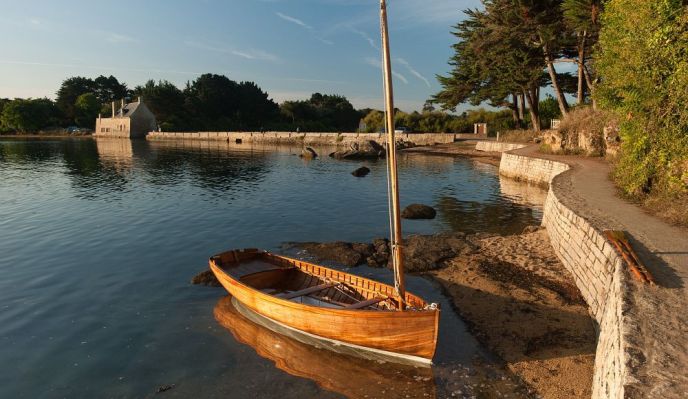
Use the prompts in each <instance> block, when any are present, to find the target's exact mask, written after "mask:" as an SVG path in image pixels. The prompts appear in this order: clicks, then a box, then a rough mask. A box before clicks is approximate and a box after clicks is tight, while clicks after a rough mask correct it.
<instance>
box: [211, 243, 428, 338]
mask: <svg viewBox="0 0 688 399" xmlns="http://www.w3.org/2000/svg"><path fill="white" fill-rule="evenodd" d="M231 251H232V250H230V251H225V252H231ZM256 255H258V256H262V255H269V256H274V257H277V258H281V259H283V260H286V261H289V262H303V261H301V260H298V259H293V258H289V257H286V256H281V255H275V254H272V253H270V252H267V251H258V252H256ZM216 257H219V254H218V255H214V256H212V257H210V262H209V263H210V268H211V270H212V271H213V272H214V273H216V274H217V273H220V274H221V275H223V276H225V277H226V278H227V279H229V280H231V281H232V282H233V283H235V284H238V285H240V286H242V287H244V288H245V289H248V290H250V291H251V292H253V293H254V294H255V295H257V296H258V298H263V299H269V300H270V302H275V301H276V302H277V303H278V304H280V305H281V306H286V307H289V308H293V309H303V310H308V309H318V310H319V311H321V312H326V313H333V314H338V315H342V316H355V315H359V316H360V315H365V316H366V317H373V318H378V317H390V315H392V314H398V315H399V316H404V317H427V315H428V314H434V316H435V325H436V326H437V324H438V323H439V313H440V309H439V308H435V309H419V310H408V309H407V310H404V311H398V310H383V309H377V310H372V309H371V310H369V309H344V308H342V309H338V308H328V307H324V306H317V305H311V304H304V303H298V302H293V301H290V300H288V299H283V298H279V297H276V296H274V295H270V294H266V293H264V292H262V291H260V290H258V289H256V288H254V287H252V286H250V285H248V284H245V283H243V282H241V281H240V279H238V278H235V277H233V276H231V275H230V274H228V273H226V272H225V270H224V269H223V268H222V266H219V265H217V264H216V263H215V258H216ZM235 263H241V261H236V262H235ZM306 263H308V262H306ZM315 266H318V267H321V268H323V269H326V270H331V271H333V272H337V273H344V274H349V275H352V276H355V277H357V278H360V279H363V280H368V281H371V282H374V283H376V284H381V285H383V286H387V287H390V288H392V287H391V286H390V285H388V284H385V283H381V282H379V281H375V280H372V279H367V278H365V277H359V276H356V275H353V274H350V273H346V272H342V271H339V270H336V269H332V268H329V267H326V266H320V265H315ZM290 268H295V269H299V270H301V269H300V268H299V267H298V266H296V265H292V266H291V267H281V269H282V270H288V269H290ZM274 270H280V269H274ZM267 271H269V270H265V271H261V272H256V273H263V272H267ZM302 271H303V270H302ZM303 272H304V273H307V272H305V271H303ZM250 274H255V273H250ZM313 275H314V276H317V275H316V274H313ZM317 277H320V276H317ZM230 293H231V292H230ZM407 295H411V296H413V297H415V298H418V299H420V300H421V301H422V302H423V303H424V304H425V305H426V306H427V305H429V304H428V302H427V301H425V300H424V299H422V298H420V297H419V296H417V295H415V294H412V293H407ZM389 299H392V300H393V299H394V298H392V297H390V298H389ZM237 300H238V299H237ZM435 334H437V328H435Z"/></svg>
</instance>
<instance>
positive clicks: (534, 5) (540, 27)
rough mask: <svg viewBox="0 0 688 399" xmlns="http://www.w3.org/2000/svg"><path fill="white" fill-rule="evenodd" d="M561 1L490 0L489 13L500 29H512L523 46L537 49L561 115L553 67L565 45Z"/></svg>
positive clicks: (563, 104) (565, 105)
mask: <svg viewBox="0 0 688 399" xmlns="http://www.w3.org/2000/svg"><path fill="white" fill-rule="evenodd" d="M561 1H562V0H493V1H490V2H489V3H491V4H490V5H488V7H489V8H490V11H489V13H490V14H491V15H492V16H493V18H495V19H498V20H499V23H500V25H502V26H512V32H513V34H514V35H516V37H518V38H519V39H520V40H523V41H524V42H525V43H526V44H528V45H530V46H533V47H535V48H538V49H539V50H540V51H541V53H542V55H543V59H544V63H545V66H546V67H547V72H548V73H549V77H550V81H551V83H550V84H551V85H552V89H553V91H554V94H555V97H556V99H557V101H558V103H559V109H560V110H561V113H562V115H566V114H567V113H568V109H569V106H568V102H567V101H566V96H565V95H564V91H563V89H562V88H561V87H560V85H559V75H558V74H557V71H556V68H555V66H554V64H555V62H556V61H557V59H558V58H561V55H562V51H563V48H564V46H566V44H567V39H568V38H567V35H566V29H565V26H564V22H563V16H562V9H561Z"/></svg>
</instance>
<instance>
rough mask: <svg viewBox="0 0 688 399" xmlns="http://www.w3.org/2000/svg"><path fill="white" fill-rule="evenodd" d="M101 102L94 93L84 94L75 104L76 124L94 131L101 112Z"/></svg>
mask: <svg viewBox="0 0 688 399" xmlns="http://www.w3.org/2000/svg"><path fill="white" fill-rule="evenodd" d="M100 106H101V104H100V101H99V100H98V98H97V97H96V96H95V94H93V93H84V94H82V95H80V96H79V97H77V99H76V101H75V102H74V113H75V118H74V120H75V122H76V124H77V125H78V126H84V127H88V128H91V129H93V128H94V127H95V120H96V118H97V117H98V112H100Z"/></svg>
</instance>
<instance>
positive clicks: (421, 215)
mask: <svg viewBox="0 0 688 399" xmlns="http://www.w3.org/2000/svg"><path fill="white" fill-rule="evenodd" d="M436 215H437V211H435V209H434V208H433V207H431V206H427V205H423V204H411V205H409V206H407V207H406V208H404V210H403V211H402V212H401V217H402V218H404V219H434V218H435V216H436Z"/></svg>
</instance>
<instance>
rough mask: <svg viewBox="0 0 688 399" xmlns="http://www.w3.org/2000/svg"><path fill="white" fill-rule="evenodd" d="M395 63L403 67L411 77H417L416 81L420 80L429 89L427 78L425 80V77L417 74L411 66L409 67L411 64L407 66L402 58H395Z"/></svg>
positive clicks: (407, 63)
mask: <svg viewBox="0 0 688 399" xmlns="http://www.w3.org/2000/svg"><path fill="white" fill-rule="evenodd" d="M396 61H397V62H398V63H400V64H401V65H403V66H405V67H406V69H407V70H408V71H409V73H410V74H411V75H413V76H415V77H417V78H418V79H420V80H422V81H423V82H425V85H426V86H428V87H430V81H429V80H428V78H426V77H425V76H423V75H422V74H421V73H420V72H418V71H417V70H416V69H415V68H413V66H411V64H409V62H408V61H406V60H405V59H403V58H397V59H396Z"/></svg>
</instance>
